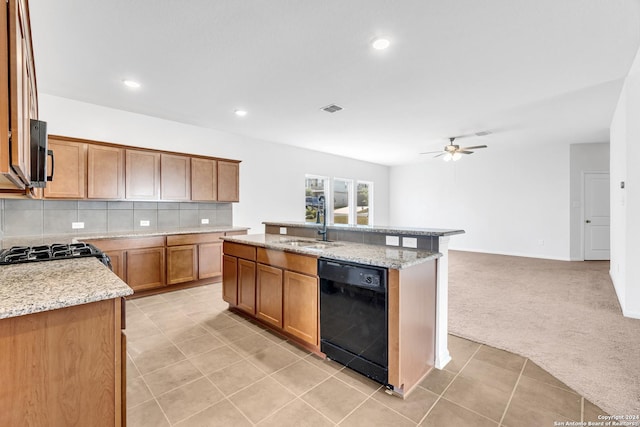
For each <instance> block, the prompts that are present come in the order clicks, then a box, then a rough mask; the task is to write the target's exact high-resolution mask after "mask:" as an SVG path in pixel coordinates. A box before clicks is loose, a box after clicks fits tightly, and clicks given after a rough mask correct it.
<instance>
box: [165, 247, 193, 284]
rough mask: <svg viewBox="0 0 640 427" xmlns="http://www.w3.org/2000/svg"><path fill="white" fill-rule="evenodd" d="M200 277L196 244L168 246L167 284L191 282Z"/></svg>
mask: <svg viewBox="0 0 640 427" xmlns="http://www.w3.org/2000/svg"><path fill="white" fill-rule="evenodd" d="M197 278H198V258H197V247H196V245H184V246H169V247H167V284H169V285H174V284H176V283H182V282H191V281H193V280H196V279H197Z"/></svg>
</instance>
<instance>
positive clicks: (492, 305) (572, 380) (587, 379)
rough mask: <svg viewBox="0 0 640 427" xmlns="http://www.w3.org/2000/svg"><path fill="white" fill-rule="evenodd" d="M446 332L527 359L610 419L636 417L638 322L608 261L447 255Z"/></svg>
mask: <svg viewBox="0 0 640 427" xmlns="http://www.w3.org/2000/svg"><path fill="white" fill-rule="evenodd" d="M449 254H450V261H449V331H450V332H451V333H453V334H454V335H459V336H461V337H463V338H468V339H471V340H474V341H477V342H481V343H484V344H488V345H492V346H494V347H498V348H501V349H504V350H508V351H511V352H513V353H517V354H520V355H522V356H525V357H528V358H530V359H531V360H533V361H534V362H535V363H537V364H538V365H540V366H541V367H543V368H544V369H546V370H547V371H549V372H550V373H551V374H553V375H554V376H555V377H556V378H558V379H560V380H561V381H563V382H564V383H565V384H567V385H568V386H570V387H571V388H573V389H574V390H575V391H576V392H578V393H580V394H581V395H583V396H584V397H585V398H587V399H589V400H590V401H591V402H593V403H595V404H596V405H598V406H600V407H601V408H602V409H603V410H605V411H607V412H608V413H609V414H612V415H620V414H634V415H635V414H640V320H637V319H629V318H626V317H623V316H622V312H621V310H620V306H619V304H618V300H617V297H616V295H615V291H614V289H613V284H612V283H611V279H610V278H609V273H608V270H609V262H606V261H586V262H567V261H553V260H544V259H536V258H524V257H511V256H502V255H490V254H482V253H473V252H459V251H450V252H449Z"/></svg>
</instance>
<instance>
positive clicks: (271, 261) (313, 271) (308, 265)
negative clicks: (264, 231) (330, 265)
mask: <svg viewBox="0 0 640 427" xmlns="http://www.w3.org/2000/svg"><path fill="white" fill-rule="evenodd" d="M257 256H258V258H257V259H258V262H260V263H262V264H268V265H272V266H275V267H281V268H284V269H285V270H292V271H297V272H298V273H303V274H308V275H310V276H316V275H317V274H318V259H317V258H316V257H313V256H306V255H299V254H294V253H291V252H284V251H278V250H273V249H264V248H258V255H257Z"/></svg>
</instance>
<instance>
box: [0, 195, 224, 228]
mask: <svg viewBox="0 0 640 427" xmlns="http://www.w3.org/2000/svg"><path fill="white" fill-rule="evenodd" d="M202 219H208V220H209V224H207V225H201V220H202ZM141 221H148V223H149V225H148V226H141V225H140V223H141ZM73 222H82V223H84V228H82V229H73V228H72V227H71V223H73ZM231 225H233V211H232V205H231V203H200V202H187V203H177V202H130V201H86V200H16V199H0V236H2V237H13V236H41V235H52V234H86V233H100V232H110V231H133V230H161V229H172V228H194V227H215V226H231Z"/></svg>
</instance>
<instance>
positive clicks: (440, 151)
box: [420, 150, 442, 154]
mask: <svg viewBox="0 0 640 427" xmlns="http://www.w3.org/2000/svg"><path fill="white" fill-rule="evenodd" d="M436 153H442V150H438V151H427V152H425V153H420V154H436Z"/></svg>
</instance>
